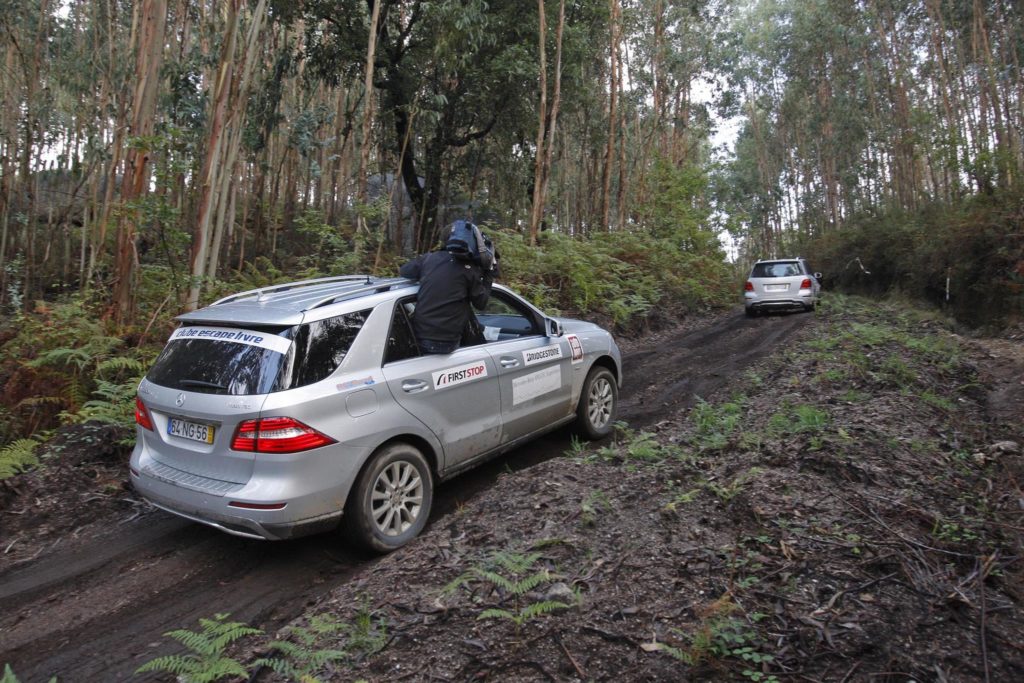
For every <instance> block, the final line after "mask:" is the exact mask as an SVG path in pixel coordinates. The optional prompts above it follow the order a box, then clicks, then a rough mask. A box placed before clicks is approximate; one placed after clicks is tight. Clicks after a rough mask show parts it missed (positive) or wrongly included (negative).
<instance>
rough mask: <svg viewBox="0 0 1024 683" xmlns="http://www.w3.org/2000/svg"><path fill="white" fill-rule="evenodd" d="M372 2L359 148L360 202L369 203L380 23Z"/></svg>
mask: <svg viewBox="0 0 1024 683" xmlns="http://www.w3.org/2000/svg"><path fill="white" fill-rule="evenodd" d="M367 2H372V3H373V7H372V9H371V10H370V34H369V36H367V40H366V75H365V78H364V79H363V128H362V132H363V138H362V140H361V141H360V147H359V187H358V190H357V191H358V193H359V201H360V202H362V203H363V204H366V203H367V200H368V198H367V196H366V174H367V167H368V166H369V165H370V147H371V144H370V142H371V138H372V133H373V73H374V55H375V53H376V51H377V25H378V22H379V21H380V0H367Z"/></svg>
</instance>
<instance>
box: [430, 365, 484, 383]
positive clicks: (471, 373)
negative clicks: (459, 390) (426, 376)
mask: <svg viewBox="0 0 1024 683" xmlns="http://www.w3.org/2000/svg"><path fill="white" fill-rule="evenodd" d="M486 376H487V363H485V362H483V361H482V360H481V361H477V362H476V363H469V364H468V365H459V366H458V367H454V368H448V369H446V370H441V371H440V372H435V373H434V374H433V378H434V388H435V389H447V388H448V387H454V386H456V385H458V384H465V383H466V382H475V381H476V380H478V379H483V378H484V377H486Z"/></svg>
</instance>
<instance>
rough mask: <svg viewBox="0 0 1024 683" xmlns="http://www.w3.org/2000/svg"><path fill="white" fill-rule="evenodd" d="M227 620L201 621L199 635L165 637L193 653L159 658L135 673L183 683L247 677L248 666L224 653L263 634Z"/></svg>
mask: <svg viewBox="0 0 1024 683" xmlns="http://www.w3.org/2000/svg"><path fill="white" fill-rule="evenodd" d="M228 616H229V615H227V614H216V615H214V617H213V619H200V620H199V624H200V626H201V627H202V629H201V630H200V631H189V630H187V629H179V630H176V631H169V632H168V633H165V634H164V635H165V636H167V637H168V638H173V639H174V640H176V641H178V642H179V643H181V644H182V645H184V646H185V647H186V648H187V649H189V650H191V652H190V653H189V654H185V655H167V656H164V657H157V658H156V659H153V660H151V661H149V662H146V663H145V664H143V665H142V666H140V667H139V668H138V669H137V670H136V671H135V673H149V672H165V673H169V674H174V675H175V676H177V677H178V680H179V681H181V683H209V682H210V681H217V680H220V679H222V678H227V677H230V676H242V677H245V676H248V671H246V668H245V666H243V665H242V664H241V663H240V662H238V661H237V660H234V659H231V658H230V657H228V656H226V655H225V654H224V651H225V650H226V649H227V647H228V645H230V644H231V643H233V642H235V641H236V640H239V639H241V638H245V637H247V636H258V635H263V631H261V630H260V629H258V628H253V627H251V626H248V625H246V624H243V623H241V622H237V621H227V618H228Z"/></svg>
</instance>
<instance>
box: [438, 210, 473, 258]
mask: <svg viewBox="0 0 1024 683" xmlns="http://www.w3.org/2000/svg"><path fill="white" fill-rule="evenodd" d="M475 230H476V226H475V225H473V224H472V223H470V222H469V221H464V220H457V221H455V222H453V223H452V224H451V225H450V226H449V227H448V239H447V240H446V241H445V243H444V248H445V250H447V251H448V253H450V254H452V255H453V256H455V257H457V258H463V259H470V258H472V257H473V255H474V252H475V251H476V236H475Z"/></svg>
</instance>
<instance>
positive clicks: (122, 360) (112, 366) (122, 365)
mask: <svg viewBox="0 0 1024 683" xmlns="http://www.w3.org/2000/svg"><path fill="white" fill-rule="evenodd" d="M145 371H146V368H145V366H144V365H143V364H142V363H141V362H140V361H138V360H136V359H134V358H128V357H127V356H114V357H113V358H107V359H106V360H103V361H100V362H99V363H97V365H96V374H97V375H99V376H105V375H106V374H107V373H108V372H110V373H114V372H118V373H121V372H130V373H133V374H135V375H141V374H142V373H144V372H145Z"/></svg>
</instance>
